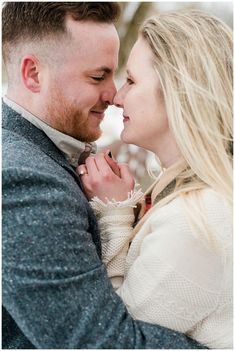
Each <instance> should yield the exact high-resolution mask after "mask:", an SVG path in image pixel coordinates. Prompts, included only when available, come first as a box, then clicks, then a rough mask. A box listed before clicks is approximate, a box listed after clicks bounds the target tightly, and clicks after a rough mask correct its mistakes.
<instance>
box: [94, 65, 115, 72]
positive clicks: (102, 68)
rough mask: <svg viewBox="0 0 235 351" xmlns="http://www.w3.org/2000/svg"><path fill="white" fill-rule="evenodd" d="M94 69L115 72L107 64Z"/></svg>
mask: <svg viewBox="0 0 235 351" xmlns="http://www.w3.org/2000/svg"><path fill="white" fill-rule="evenodd" d="M94 71H99V72H105V73H112V72H113V70H112V69H111V68H109V67H107V66H101V67H97V68H95V69H94Z"/></svg>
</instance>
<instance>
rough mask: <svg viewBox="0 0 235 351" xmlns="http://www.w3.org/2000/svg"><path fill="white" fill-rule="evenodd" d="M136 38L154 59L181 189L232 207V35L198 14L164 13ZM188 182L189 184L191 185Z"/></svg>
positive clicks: (212, 19)
mask: <svg viewBox="0 0 235 351" xmlns="http://www.w3.org/2000/svg"><path fill="white" fill-rule="evenodd" d="M140 35H141V37H143V38H144V39H145V40H146V41H147V42H148V44H149V46H150V48H151V50H152V52H153V55H154V66H155V69H156V72H157V74H158V76H159V78H160V81H161V86H162V91H163V95H164V100H165V105H166V109H167V115H168V120H169V126H170V128H171V130H172V133H173V135H174V137H175V140H176V142H177V145H178V147H179V149H180V151H181V154H182V156H183V158H184V159H185V160H186V162H187V164H188V169H187V172H184V173H182V174H181V176H180V180H179V179H178V185H180V186H181V187H182V186H183V187H184V188H185V189H186V188H190V189H191V190H192V189H200V188H202V187H204V186H209V187H211V188H212V189H214V190H215V191H217V192H218V193H220V194H221V195H222V196H223V197H225V198H226V199H227V200H228V201H229V203H232V182H233V176H232V127H233V122H232V105H233V104H232V73H233V72H232V61H233V58H232V50H233V47H232V31H231V29H230V28H229V27H228V26H227V25H226V24H225V23H223V22H222V21H221V20H219V19H218V18H216V17H214V16H211V15H209V14H207V13H205V12H202V11H199V10H183V11H171V12H165V13H164V12H163V13H161V14H159V15H156V16H154V17H153V18H149V19H147V20H146V21H145V22H144V23H143V25H142V27H141V29H140ZM189 179H191V181H189Z"/></svg>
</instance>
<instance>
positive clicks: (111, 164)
mask: <svg viewBox="0 0 235 351" xmlns="http://www.w3.org/2000/svg"><path fill="white" fill-rule="evenodd" d="M104 158H105V160H106V161H107V163H108V165H109V167H110V168H111V169H112V171H113V172H114V173H115V174H116V175H117V176H118V177H120V176H121V174H120V169H119V166H118V164H117V162H116V161H114V159H113V158H112V157H111V156H110V155H109V151H107V152H106V153H105V154H104Z"/></svg>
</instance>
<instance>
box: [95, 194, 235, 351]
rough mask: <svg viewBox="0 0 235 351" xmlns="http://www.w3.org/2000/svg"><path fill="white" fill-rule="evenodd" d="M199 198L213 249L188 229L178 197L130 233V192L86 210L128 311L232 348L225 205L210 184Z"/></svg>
mask: <svg viewBox="0 0 235 351" xmlns="http://www.w3.org/2000/svg"><path fill="white" fill-rule="evenodd" d="M200 196H201V198H202V201H203V203H204V204H205V208H206V215H207V219H208V225H209V226H210V228H211V229H212V230H213V236H214V238H213V239H214V240H216V241H217V242H219V246H220V250H219V251H215V250H213V249H212V248H210V247H209V246H208V244H207V243H206V241H204V240H203V239H201V236H200V235H199V234H200V233H196V232H194V230H193V229H192V227H191V225H190V220H189V218H188V217H187V215H186V213H185V211H184V204H183V200H182V199H181V198H180V197H177V198H175V199H174V200H172V201H171V202H169V203H168V204H167V205H165V206H163V207H161V208H156V209H155V210H153V212H152V214H151V215H150V217H148V218H147V220H146V221H145V222H144V224H143V225H142V227H141V228H140V230H139V231H138V232H137V234H136V235H135V237H134V238H132V236H133V235H132V232H133V228H132V223H133V221H134V215H133V207H134V202H135V194H133V196H132V198H129V199H128V200H126V202H125V205H123V206H120V204H119V206H115V205H114V203H112V204H109V205H108V204H107V205H104V206H103V207H102V206H99V205H98V203H99V204H100V200H97V199H93V201H92V207H93V208H94V209H95V211H96V212H97V215H98V218H99V224H100V228H101V232H102V242H103V249H102V253H103V261H104V263H105V264H106V265H107V269H108V275H109V277H110V279H111V281H112V284H113V286H114V288H115V289H116V292H117V294H118V295H120V297H121V298H122V299H123V301H124V302H125V304H126V306H127V308H128V310H129V312H130V313H131V314H132V316H133V317H134V318H136V319H139V320H144V321H146V322H150V323H156V324H160V325H162V326H164V327H168V328H171V329H174V330H176V331H180V332H183V333H185V334H187V335H188V336H190V337H192V338H194V339H195V340H197V341H199V342H200V343H202V344H204V345H206V346H208V347H209V348H232V347H233V346H232V210H231V209H230V207H229V206H228V205H227V204H226V202H225V201H224V200H223V199H222V198H221V197H220V196H219V195H218V194H216V193H215V192H214V191H212V190H210V189H205V190H202V191H201V195H200ZM98 209H99V210H98ZM131 240H132V242H131ZM130 243H131V245H130Z"/></svg>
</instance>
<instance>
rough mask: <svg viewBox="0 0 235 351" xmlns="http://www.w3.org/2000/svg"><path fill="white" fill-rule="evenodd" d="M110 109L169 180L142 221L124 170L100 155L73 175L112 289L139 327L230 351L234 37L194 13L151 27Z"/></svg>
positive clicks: (154, 193)
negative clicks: (93, 222) (87, 202)
mask: <svg viewBox="0 0 235 351" xmlns="http://www.w3.org/2000/svg"><path fill="white" fill-rule="evenodd" d="M114 103H115V105H116V106H118V107H121V108H123V116H124V120H123V122H124V129H123V131H122V134H121V138H122V140H123V141H124V142H125V143H132V144H136V145H138V146H140V147H143V148H145V149H147V150H150V151H152V152H154V153H155V154H156V155H157V157H158V158H159V159H160V161H161V165H162V170H163V171H162V173H161V175H160V176H159V177H158V178H157V179H156V181H155V182H154V184H153V185H152V186H151V188H150V189H148V191H147V192H146V194H145V198H146V196H148V197H149V196H150V195H151V203H152V207H151V209H149V210H148V212H146V210H147V208H146V206H145V203H144V201H143V196H142V195H143V194H142V193H141V191H140V190H139V191H136V190H134V179H133V177H132V175H131V174H130V172H129V170H128V167H127V165H115V163H114V161H112V160H110V159H109V158H108V156H107V154H98V155H96V156H95V157H90V158H88V159H87V160H86V165H82V166H79V168H78V173H79V174H80V176H81V180H82V182H83V185H84V188H85V191H86V194H87V196H88V197H89V198H90V199H92V201H91V205H92V207H93V208H94V210H95V211H96V213H97V215H98V218H99V224H100V228H101V235H102V242H103V261H104V263H105V264H106V265H107V270H108V274H109V277H110V279H111V281H112V284H113V286H114V288H115V289H116V292H117V294H119V295H120V297H121V298H122V299H123V301H124V302H125V304H126V306H127V308H128V310H129V311H130V313H131V314H132V315H133V317H134V318H136V319H141V320H144V321H146V322H151V323H157V324H160V325H162V326H164V327H168V328H171V329H175V330H177V331H180V332H183V333H186V334H187V335H188V336H190V337H192V338H194V339H196V340H197V341H199V342H200V343H202V344H204V345H206V346H207V347H209V348H232V34H231V30H230V29H229V28H228V27H227V26H226V25H225V24H224V23H223V22H221V21H220V20H219V19H217V18H215V17H213V16H210V15H208V14H205V13H203V12H201V11H196V10H191V11H190V10H186V11H179V12H169V13H162V14H160V15H158V16H155V17H154V18H150V19H148V20H146V21H145V23H144V24H143V25H142V28H141V29H140V33H139V38H138V40H137V42H136V43H135V45H134V47H133V49H132V51H131V54H130V57H129V59H128V63H127V80H126V83H125V84H124V86H123V87H122V88H121V89H120V91H119V92H118V93H117V95H116V97H115V99H114ZM117 166H118V167H119V171H120V174H117V170H115V167H116V168H117ZM113 170H114V172H113ZM140 200H141V201H140ZM138 201H140V202H141V210H140V212H139V214H138V216H136V217H134V208H135V207H137V206H136V204H137V202H138ZM137 209H138V208H137ZM135 212H136V213H137V211H135ZM136 213H135V214H136ZM134 223H135V225H134ZM136 223H137V224H136ZM133 227H134V228H133Z"/></svg>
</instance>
